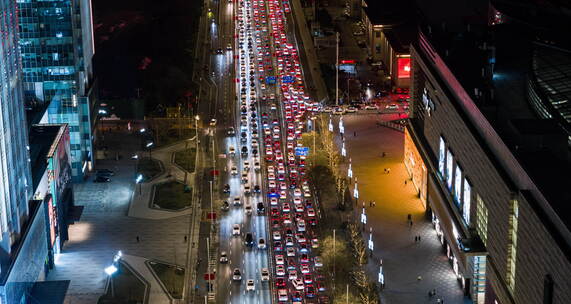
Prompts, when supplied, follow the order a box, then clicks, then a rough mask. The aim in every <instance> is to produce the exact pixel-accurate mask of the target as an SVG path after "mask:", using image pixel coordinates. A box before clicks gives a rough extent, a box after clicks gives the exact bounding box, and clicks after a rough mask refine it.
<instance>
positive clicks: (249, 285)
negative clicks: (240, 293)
mask: <svg viewBox="0 0 571 304" xmlns="http://www.w3.org/2000/svg"><path fill="white" fill-rule="evenodd" d="M255 290H256V285H255V284H254V280H252V279H249V280H248V281H246V291H255Z"/></svg>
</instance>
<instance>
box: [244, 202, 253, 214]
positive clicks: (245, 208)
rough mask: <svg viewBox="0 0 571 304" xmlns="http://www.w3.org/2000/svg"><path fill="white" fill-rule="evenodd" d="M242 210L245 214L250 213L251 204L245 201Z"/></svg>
mask: <svg viewBox="0 0 571 304" xmlns="http://www.w3.org/2000/svg"><path fill="white" fill-rule="evenodd" d="M244 212H245V213H246V215H252V205H250V203H248V202H247V203H246V205H244Z"/></svg>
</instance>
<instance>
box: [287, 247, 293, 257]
mask: <svg viewBox="0 0 571 304" xmlns="http://www.w3.org/2000/svg"><path fill="white" fill-rule="evenodd" d="M286 245H287V244H286ZM286 254H287V256H288V257H294V256H295V249H293V247H288V248H287V249H286Z"/></svg>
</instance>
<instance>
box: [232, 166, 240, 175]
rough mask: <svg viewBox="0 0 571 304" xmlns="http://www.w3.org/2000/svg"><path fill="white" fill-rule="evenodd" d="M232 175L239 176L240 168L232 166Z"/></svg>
mask: <svg viewBox="0 0 571 304" xmlns="http://www.w3.org/2000/svg"><path fill="white" fill-rule="evenodd" d="M230 174H232V175H238V168H236V167H234V166H232V168H230Z"/></svg>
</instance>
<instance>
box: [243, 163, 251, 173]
mask: <svg viewBox="0 0 571 304" xmlns="http://www.w3.org/2000/svg"><path fill="white" fill-rule="evenodd" d="M243 167H244V171H250V162H249V161H244V164H243Z"/></svg>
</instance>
